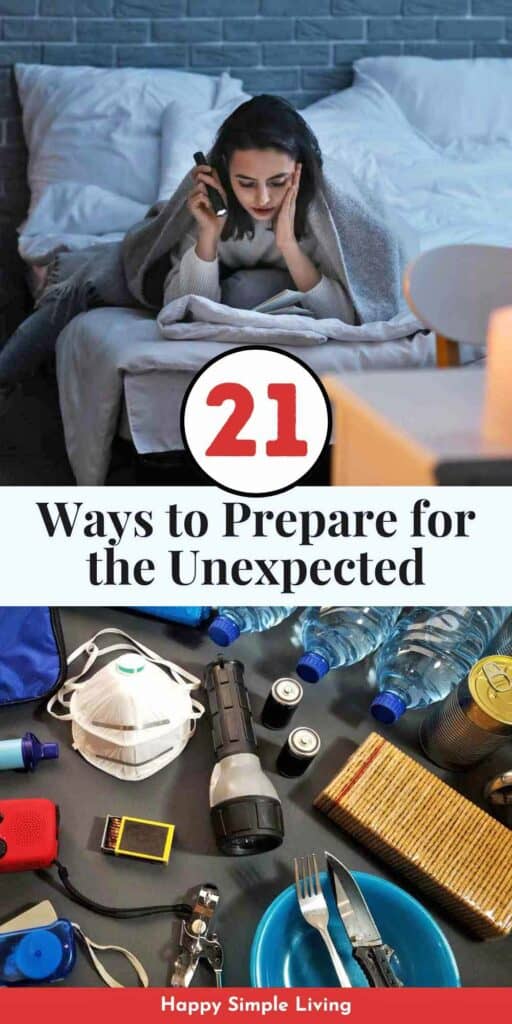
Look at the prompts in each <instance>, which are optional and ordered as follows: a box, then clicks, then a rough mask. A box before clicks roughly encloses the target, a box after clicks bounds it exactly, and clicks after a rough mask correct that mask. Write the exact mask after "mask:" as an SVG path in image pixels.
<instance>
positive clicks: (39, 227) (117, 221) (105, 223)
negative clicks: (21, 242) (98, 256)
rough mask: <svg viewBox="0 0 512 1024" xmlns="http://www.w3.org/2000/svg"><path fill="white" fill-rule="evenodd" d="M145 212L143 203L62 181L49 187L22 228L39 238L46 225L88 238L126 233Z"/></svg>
mask: <svg viewBox="0 0 512 1024" xmlns="http://www.w3.org/2000/svg"><path fill="white" fill-rule="evenodd" d="M146 213H147V206H146V204H145V203H137V202H136V201H135V200H133V199H127V197H126V196H118V195H115V193H113V192H108V191H107V190H106V189H104V188H99V187H98V186H97V185H80V184H77V183H76V182H74V181H63V182H60V183H59V184H58V185H50V186H49V187H48V188H47V189H46V191H45V192H44V193H43V195H42V196H41V199H40V200H39V202H38V203H37V205H36V206H35V208H34V210H33V212H32V213H31V215H30V218H29V222H27V225H26V226H25V228H24V234H25V235H40V234H41V235H42V234H45V233H46V232H47V230H48V225H51V226H52V229H53V230H54V231H55V232H57V233H58V234H61V233H63V234H71V235H80V234H82V233H83V231H84V225H86V226H87V233H88V234H90V235H105V234H107V233H108V232H112V231H128V228H131V227H132V225H133V224H136V222H137V221H138V220H142V219H143V218H144V217H145V215H146Z"/></svg>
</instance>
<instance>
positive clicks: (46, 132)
mask: <svg viewBox="0 0 512 1024" xmlns="http://www.w3.org/2000/svg"><path fill="white" fill-rule="evenodd" d="M15 72H16V80H17V84H18V91H19V95H20V100H21V104H22V107H23V129H24V133H25V138H26V141H27V146H28V150H29V161H28V182H29V186H30V191H31V200H30V208H29V215H28V220H27V221H26V222H25V224H24V225H23V228H22V230H23V231H24V232H25V234H29V235H33V234H35V233H36V231H42V233H44V234H47V235H51V234H52V233H58V232H60V231H61V226H62V219H63V218H64V220H66V217H68V216H69V218H70V219H71V220H72V221H73V223H74V231H76V232H77V233H81V234H96V233H97V228H98V224H101V225H102V226H103V231H107V232H109V231H110V232H111V231H116V230H118V227H117V225H118V224H119V223H123V226H124V224H125V221H126V217H127V216H128V217H129V215H130V209H131V207H130V204H141V205H142V207H143V208H144V209H147V207H148V206H150V205H151V204H152V203H153V202H154V201H155V199H156V195H157V192H158V183H159V179H160V123H161V119H162V111H163V110H164V109H165V107H166V106H167V104H168V103H169V102H170V101H171V100H173V99H177V98H180V99H181V100H183V101H184V102H186V104H187V109H188V110H189V111H192V112H193V113H194V115H195V114H196V113H198V112H199V111H203V110H205V109H209V108H210V107H211V106H213V104H214V102H215V100H216V97H217V94H218V92H219V85H220V79H219V78H218V77H212V76H209V75H200V74H190V73H188V72H185V71H175V70H170V69H167V68H158V69H145V68H90V67H52V66H45V65H38V64H18V65H16V68H15ZM228 77H229V76H226V78H228ZM239 87H240V86H239V82H238V81H235V82H234V83H231V82H229V81H228V82H226V81H224V83H223V89H224V90H225V91H228V90H229V89H232V90H238V89H239ZM70 184H71V185H73V189H74V191H73V189H71V191H68V192H67V193H66V192H63V191H62V186H63V185H67V186H69V185H70ZM91 186H96V188H97V189H100V190H101V191H102V193H103V195H102V196H101V203H100V207H101V209H99V207H98V202H99V200H100V197H99V195H98V194H97V195H96V199H95V200H94V196H93V194H92V193H90V192H85V193H84V196H83V197H81V196H80V189H81V188H82V189H89V188H90V187H91ZM108 195H112V196H118V197H122V198H123V199H124V200H126V202H125V203H124V204H123V203H121V204H119V203H117V204H114V203H113V205H112V220H111V222H109V214H108ZM61 199H62V201H68V200H69V201H73V202H75V203H76V204H77V205H76V210H75V211H73V210H70V211H60V210H59V201H60V200H61ZM81 218H83V219H81ZM135 219H138V218H137V217H136V218H135ZM130 223H133V220H131V221H129V223H128V224H127V225H126V226H130ZM123 229H124V227H123Z"/></svg>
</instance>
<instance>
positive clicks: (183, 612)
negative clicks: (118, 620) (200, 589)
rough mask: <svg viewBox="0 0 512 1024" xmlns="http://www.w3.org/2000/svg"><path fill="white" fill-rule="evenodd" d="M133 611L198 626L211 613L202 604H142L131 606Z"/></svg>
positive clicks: (166, 620) (165, 620)
mask: <svg viewBox="0 0 512 1024" xmlns="http://www.w3.org/2000/svg"><path fill="white" fill-rule="evenodd" d="M133 611H134V612H142V614H143V615H149V616H150V617H151V618H152V619H163V620H164V622H179V623H181V624H182V625H183V626H200V625H201V623H202V622H204V621H205V620H206V619H207V618H209V616H210V614H211V608H208V607H206V606H204V605H201V606H198V607H197V606H194V605H188V606H187V607H184V608H179V607H176V608H173V607H169V608H167V607H160V606H153V605H152V606H148V607H146V606H144V607H143V608H142V607H137V606H135V607H134V608H133Z"/></svg>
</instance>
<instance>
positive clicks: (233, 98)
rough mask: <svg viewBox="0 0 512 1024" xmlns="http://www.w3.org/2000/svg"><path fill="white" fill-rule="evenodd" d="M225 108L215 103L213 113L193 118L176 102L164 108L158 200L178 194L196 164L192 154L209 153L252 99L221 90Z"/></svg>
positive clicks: (207, 111) (195, 115)
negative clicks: (229, 120) (236, 113)
mask: <svg viewBox="0 0 512 1024" xmlns="http://www.w3.org/2000/svg"><path fill="white" fill-rule="evenodd" d="M219 99H220V100H221V103H222V105H220V106H219V105H218V104H217V103H216V105H215V107H214V108H213V109H212V110H206V111H203V112H202V113H197V114H194V117H193V119H192V120H191V117H190V111H189V110H187V108H186V106H185V105H184V104H183V103H182V102H181V101H177V100H175V101H174V102H173V103H169V105H168V106H167V107H166V108H165V110H164V113H163V115H162V143H161V163H160V186H159V189H158V199H159V201H160V200H167V199H169V196H172V194H173V192H175V191H176V189H177V187H178V185H179V183H180V181H182V180H183V178H184V177H185V175H186V174H187V172H188V171H189V170H190V168H191V167H192V166H193V164H194V159H193V154H194V153H196V152H197V150H199V149H200V150H202V151H203V152H204V153H208V150H209V149H211V146H212V144H213V141H214V138H215V135H216V134H217V131H218V129H219V128H220V126H221V124H222V123H223V122H224V121H225V120H226V118H227V117H228V116H229V114H231V113H232V112H233V110H236V108H237V107H239V106H240V104H241V103H245V101H246V100H248V99H250V96H249V95H248V94H247V93H244V92H242V91H241V90H240V89H238V90H237V91H236V92H235V91H233V90H231V89H228V88H224V89H223V90H222V91H221V90H220V89H219Z"/></svg>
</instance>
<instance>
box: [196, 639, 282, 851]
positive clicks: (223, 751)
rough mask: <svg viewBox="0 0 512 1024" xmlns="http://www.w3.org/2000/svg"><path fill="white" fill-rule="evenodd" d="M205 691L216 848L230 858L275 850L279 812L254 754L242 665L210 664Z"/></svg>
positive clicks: (220, 660)
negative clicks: (211, 751) (212, 765)
mask: <svg viewBox="0 0 512 1024" xmlns="http://www.w3.org/2000/svg"><path fill="white" fill-rule="evenodd" d="M204 686H205V690H206V696H207V699H208V710H209V718H210V726H211V730H212V741H213V749H214V752H215V757H216V760H217V764H216V765H215V768H214V769H213V772H212V777H211V780H210V811H211V819H212V824H213V829H214V832H215V837H216V840H217V845H218V846H219V849H220V850H222V852H223V853H226V854H229V855H231V856H243V855H246V854H251V853H262V852H263V851H265V850H274V849H275V848H276V846H280V845H281V843H282V841H283V835H284V826H283V812H282V809H281V801H280V800H279V797H278V795H277V793H276V790H275V789H274V786H273V785H272V783H271V782H270V779H268V778H267V776H266V775H265V773H264V772H263V769H262V767H261V763H260V759H259V757H258V755H257V753H256V750H257V742H256V737H255V735H254V729H253V722H252V712H251V706H250V703H249V694H248V693H247V688H246V686H245V681H244V666H243V664H242V663H241V662H240V661H228V660H226V659H224V658H223V657H219V658H218V659H217V661H212V662H210V664H209V665H207V667H206V671H205V677H204Z"/></svg>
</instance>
